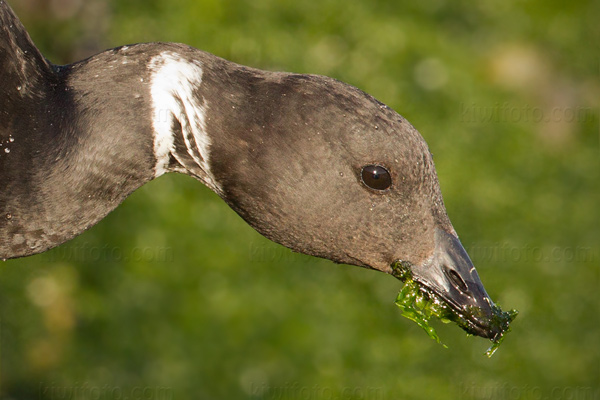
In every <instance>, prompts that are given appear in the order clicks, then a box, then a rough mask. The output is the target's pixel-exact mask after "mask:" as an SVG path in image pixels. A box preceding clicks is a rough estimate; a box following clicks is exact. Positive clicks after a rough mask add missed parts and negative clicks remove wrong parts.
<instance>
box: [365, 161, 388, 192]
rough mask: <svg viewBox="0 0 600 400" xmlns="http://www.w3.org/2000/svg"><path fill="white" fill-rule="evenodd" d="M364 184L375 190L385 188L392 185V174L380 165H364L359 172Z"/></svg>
mask: <svg viewBox="0 0 600 400" xmlns="http://www.w3.org/2000/svg"><path fill="white" fill-rule="evenodd" d="M361 177H362V181H363V183H364V184H365V185H367V186H368V187H370V188H371V189H375V190H386V189H387V188H389V187H390V186H392V176H391V175H390V173H389V171H388V170H387V169H385V168H383V167H382V166H380V165H365V166H364V167H363V169H362V172H361Z"/></svg>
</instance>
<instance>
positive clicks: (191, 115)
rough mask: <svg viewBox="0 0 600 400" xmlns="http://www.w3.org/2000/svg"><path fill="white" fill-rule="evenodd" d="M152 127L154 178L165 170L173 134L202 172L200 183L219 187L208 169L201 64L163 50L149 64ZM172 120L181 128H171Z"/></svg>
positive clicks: (215, 187) (216, 188)
mask: <svg viewBox="0 0 600 400" xmlns="http://www.w3.org/2000/svg"><path fill="white" fill-rule="evenodd" d="M149 69H150V71H151V72H152V74H151V82H150V84H151V89H150V93H151V96H152V106H153V116H152V123H153V127H154V155H155V157H156V166H155V170H154V175H155V177H159V176H161V175H162V174H164V173H166V172H169V162H170V159H171V155H172V154H174V151H175V137H176V136H175V135H182V137H183V140H184V143H185V146H186V147H187V151H188V154H189V155H190V156H191V157H192V158H193V160H194V161H195V163H196V164H197V166H198V167H199V168H200V170H201V171H202V176H199V178H200V179H202V181H203V183H204V184H205V185H206V186H208V187H209V188H210V189H212V190H213V191H215V192H217V193H221V192H222V191H221V187H220V185H219V184H218V183H217V182H216V180H215V179H214V176H213V175H212V173H211V171H210V164H209V162H208V161H209V148H210V144H211V141H210V138H209V137H208V134H207V133H206V124H205V116H206V108H207V104H206V101H205V100H204V99H203V98H201V97H199V96H198V95H197V89H198V87H200V85H201V83H202V63H201V62H200V61H197V60H189V59H185V58H183V57H181V56H180V55H178V54H177V53H175V52H170V51H168V52H163V53H161V54H159V55H158V56H155V57H154V58H152V60H151V61H150V64H149ZM174 120H176V121H177V122H179V124H180V125H181V129H177V130H173V128H174V125H173V122H174Z"/></svg>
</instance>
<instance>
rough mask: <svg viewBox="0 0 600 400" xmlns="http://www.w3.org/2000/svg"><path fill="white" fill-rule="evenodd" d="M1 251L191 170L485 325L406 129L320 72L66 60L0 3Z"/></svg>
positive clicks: (291, 229)
mask: <svg viewBox="0 0 600 400" xmlns="http://www.w3.org/2000/svg"><path fill="white" fill-rule="evenodd" d="M0 24H1V25H0V75H1V76H2V78H1V80H0V86H1V90H0V143H1V147H0V188H1V191H0V258H4V259H8V258H15V257H24V256H29V255H32V254H36V253H40V252H43V251H46V250H48V249H50V248H52V247H55V246H58V245H60V244H61V243H64V242H65V241H68V240H69V239H71V238H73V237H74V236H76V235H78V234H80V233H82V232H83V231H85V230H86V229H88V228H90V227H91V226H93V225H94V224H96V223H97V222H98V221H99V220H101V219H102V218H103V217H105V216H106V215H107V214H108V213H109V212H110V211H111V210H113V209H114V208H115V207H117V206H118V205H119V204H120V203H121V202H122V201H123V200H124V199H125V198H126V197H127V196H128V195H129V194H131V193H132V192H133V191H134V190H136V189H137V188H139V187H140V186H141V185H143V184H145V183H146V182H148V181H150V180H152V179H154V178H156V177H158V176H160V175H162V174H164V173H167V172H179V173H184V174H187V175H190V176H193V177H195V178H196V179H198V180H199V181H201V182H202V183H204V184H205V185H206V186H208V187H209V188H210V189H212V190H213V191H215V192H216V193H217V194H218V195H219V196H220V197H221V198H222V199H223V200H224V201H226V202H227V203H228V204H229V205H230V206H231V207H232V208H233V209H234V210H235V211H236V212H237V213H238V214H239V215H240V216H242V217H243V218H244V219H245V220H246V221H247V222H248V223H249V224H250V225H251V226H252V227H254V228H255V229H256V230H258V231H259V232H260V233H261V234H263V235H264V236H266V237H268V238H269V239H272V240H274V241H276V242H278V243H281V244H283V245H285V246H287V247H289V248H291V249H294V250H296V251H299V252H303V253H306V254H310V255H314V256H318V257H324V258H327V259H330V260H333V261H335V262H339V263H346V264H352V265H357V266H362V267H367V268H372V269H376V270H380V271H383V272H386V273H391V272H392V268H391V265H392V263H393V262H394V261H396V260H402V261H404V262H405V263H408V264H407V265H410V266H411V269H412V273H413V275H414V278H415V280H417V281H418V282H419V283H421V284H423V285H425V286H426V287H428V288H429V289H431V290H432V291H434V292H435V293H437V294H439V295H440V296H441V297H442V298H443V299H444V300H445V301H447V302H448V303H449V304H450V305H451V306H452V307H453V308H455V309H456V310H457V311H460V310H464V309H465V308H466V307H476V308H477V309H479V310H481V312H480V314H479V315H478V316H473V317H472V318H471V322H470V324H471V325H470V327H469V329H468V330H469V331H470V332H471V333H475V334H477V335H480V336H484V337H488V338H494V337H496V336H497V335H498V334H500V333H501V332H502V331H503V330H504V329H505V327H504V326H499V325H498V323H497V322H493V321H492V318H491V316H492V313H493V308H494V307H495V306H494V305H493V302H492V301H491V300H490V298H489V296H488V295H487V293H486V292H485V289H484V288H483V285H482V284H481V281H480V279H479V277H478V275H477V272H476V271H475V268H474V267H473V265H472V263H471V261H470V260H469V257H468V255H467V254H466V252H465V251H464V249H463V247H462V245H461V244H460V242H459V240H458V237H457V235H456V232H455V231H454V228H453V227H452V224H451V223H450V220H449V219H448V217H447V214H446V211H445V208H444V204H443V200H442V196H441V193H440V188H439V183H438V180H437V176H436V173H435V168H434V164H433V160H432V156H431V154H430V152H429V150H428V147H427V145H426V143H425V142H424V140H423V139H422V137H421V136H420V134H419V133H418V132H417V131H416V129H415V128H414V127H413V126H412V125H411V124H410V123H408V122H407V121H406V120H405V119H404V118H403V117H401V116H400V115H399V114H397V113H396V112H395V111H393V110H392V109H390V108H389V107H387V106H385V105H383V104H382V103H380V102H378V101H377V100H375V99H374V98H373V97H371V96H369V95H367V94H365V93H364V92H362V91H360V90H358V89H356V88H354V87H352V86H349V85H347V84H344V83H342V82H339V81H336V80H334V79H331V78H327V77H322V76H315V75H300V74H290V73H278V72H266V71H261V70H257V69H253V68H248V67H245V66H241V65H238V64H235V63H232V62H229V61H226V60H223V59H221V58H218V57H216V56H214V55H211V54H208V53H206V52H203V51H200V50H197V49H194V48H192V47H189V46H185V45H182V44H173V43H146V44H136V45H131V46H123V47H118V48H115V49H112V50H108V51H105V52H103V53H100V54H98V55H96V56H93V57H91V58H88V59H86V60H83V61H81V62H77V63H75V64H71V65H67V66H56V65H53V64H51V63H50V62H49V61H47V60H46V59H45V58H44V57H43V56H42V55H41V53H40V52H39V51H38V50H37V48H36V47H35V45H34V44H33V42H32V41H31V39H30V38H29V35H28V34H27V32H26V31H25V29H24V27H23V26H22V25H21V23H20V22H19V20H18V19H17V17H16V16H15V15H14V13H13V12H12V10H11V9H10V8H9V6H8V5H7V4H6V2H4V1H0Z"/></svg>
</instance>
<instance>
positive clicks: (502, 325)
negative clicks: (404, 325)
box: [392, 261, 518, 357]
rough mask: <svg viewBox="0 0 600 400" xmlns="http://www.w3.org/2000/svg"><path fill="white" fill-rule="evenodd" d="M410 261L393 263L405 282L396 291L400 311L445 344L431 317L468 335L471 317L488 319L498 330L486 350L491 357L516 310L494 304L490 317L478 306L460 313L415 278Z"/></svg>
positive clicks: (503, 336)
mask: <svg viewBox="0 0 600 400" xmlns="http://www.w3.org/2000/svg"><path fill="white" fill-rule="evenodd" d="M410 267H411V266H410V263H406V262H402V261H397V262H394V263H393V264H392V271H393V272H392V274H393V276H395V277H396V278H398V279H400V280H401V281H402V282H404V286H403V287H402V289H401V290H400V293H398V297H397V298H396V305H397V306H398V307H400V309H401V310H402V316H403V317H406V318H408V319H410V320H411V321H414V322H415V323H416V324H417V325H419V326H420V327H421V328H422V329H423V330H424V331H425V332H426V333H427V335H428V336H429V337H430V338H432V339H433V340H435V341H436V342H438V343H440V344H441V345H442V346H444V347H446V348H447V346H446V345H444V344H443V343H442V342H441V341H440V338H439V336H438V334H437V332H436V331H435V329H434V328H433V327H432V326H431V325H430V324H429V321H430V320H431V319H432V318H433V317H437V318H439V319H440V320H441V321H442V322H445V323H447V322H450V321H452V322H454V323H456V324H457V325H458V326H460V327H461V328H462V329H463V330H465V331H466V332H467V333H468V334H476V332H474V330H473V328H472V326H473V325H472V322H471V321H472V320H473V319H477V320H480V321H481V320H487V324H488V325H489V326H491V327H495V328H496V329H497V330H498V331H499V333H498V334H496V335H495V336H494V337H493V338H492V339H490V340H491V341H492V345H491V346H490V348H489V349H488V350H487V351H486V355H487V356H488V357H491V356H492V355H493V354H494V353H495V352H496V350H497V349H498V347H499V346H500V344H501V343H502V341H503V340H504V338H505V336H506V334H507V333H508V332H510V327H509V325H510V323H511V322H512V321H513V320H514V319H515V317H516V316H517V314H518V313H517V311H516V310H510V311H508V312H504V311H502V310H501V309H500V307H498V306H497V305H495V304H493V305H492V307H491V316H487V317H486V316H484V315H483V311H482V310H481V309H479V308H477V307H466V309H465V310H463V311H461V312H459V311H456V310H455V309H453V308H452V307H451V306H450V305H449V304H448V303H447V302H446V301H444V300H443V299H442V297H440V296H439V295H437V294H436V293H435V292H433V291H432V290H430V289H429V288H427V287H425V286H424V285H422V284H420V283H419V282H417V281H415V280H414V279H413V276H412V272H411V269H410Z"/></svg>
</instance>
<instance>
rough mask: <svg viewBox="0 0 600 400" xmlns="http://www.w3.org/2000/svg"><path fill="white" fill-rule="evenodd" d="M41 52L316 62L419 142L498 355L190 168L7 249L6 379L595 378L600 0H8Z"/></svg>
mask: <svg viewBox="0 0 600 400" xmlns="http://www.w3.org/2000/svg"><path fill="white" fill-rule="evenodd" d="M11 5H12V6H13V7H14V8H15V9H16V11H17V12H18V13H19V15H20V17H21V19H22V20H23V22H24V23H25V24H26V26H27V28H28V29H29V30H30V32H31V35H32V37H33V39H34V41H35V42H36V43H37V44H38V46H39V47H40V48H41V49H42V51H43V52H44V54H45V55H46V56H47V57H48V58H49V59H51V60H52V61H53V62H55V63H69V62H73V61H76V60H78V59H81V58H84V57H87V56H90V55H92V54H94V53H95V52H98V51H100V50H102V49H104V48H109V47H114V46H118V45H122V44H127V43H135V42H146V41H174V42H184V43H187V44H190V45H192V46H195V47H197V48H200V49H203V50H207V51H209V52H212V53H214V54H216V55H219V56H221V57H224V58H227V59H229V60H232V61H235V62H238V63H241V64H246V65H251V66H254V67H259V68H263V69H267V70H285V71H293V72H304V73H316V74H323V75H329V76H332V77H335V78H338V79H341V80H343V81H346V82H348V83H350V84H353V85H355V86H357V87H359V88H361V89H363V90H365V91H367V92H369V93H370V94H372V95H374V96H375V97H377V98H378V99H379V100H381V101H383V102H385V103H387V104H388V105H390V106H391V107H393V108H394V109H396V110H397V111H398V112H399V113H401V114H402V115H403V116H405V117H406V118H408V120H409V121H411V122H412V123H413V125H415V126H416V127H417V129H418V130H419V131H420V132H421V133H422V135H423V136H424V137H425V139H426V140H427V142H428V143H429V146H430V148H431V150H432V152H433V153H434V156H435V162H436V166H437V170H438V175H439V178H440V181H441V185H442V191H443V193H444V198H445V201H446V205H447V209H448V213H449V215H450V218H451V219H452V221H453V223H454V226H455V228H456V230H457V231H458V232H459V234H460V237H461V240H462V242H463V244H464V245H465V247H466V248H467V250H468V251H469V253H470V255H471V257H472V259H473V262H474V263H475V265H476V267H477V269H478V271H479V274H480V276H481V278H482V280H483V282H484V284H485V286H486V288H487V290H488V292H489V293H490V295H491V296H492V297H493V298H494V299H495V300H497V301H498V302H499V303H500V304H501V305H502V306H503V307H506V308H517V309H518V310H519V311H520V315H519V317H518V318H517V319H516V321H515V322H514V324H513V331H512V332H511V333H510V334H509V336H508V337H507V339H506V341H505V343H503V345H502V346H501V348H500V349H499V351H498V352H497V354H496V355H495V356H494V357H493V358H492V359H488V358H487V357H485V355H484V354H483V353H484V351H485V349H486V348H487V346H488V343H487V342H486V341H485V340H483V339H480V338H474V337H466V336H465V335H464V333H463V332H462V331H461V330H460V329H458V328H457V327H456V326H453V325H442V324H436V327H437V330H438V333H439V334H440V336H441V338H442V340H443V341H444V343H446V344H447V345H448V346H449V348H448V349H444V348H442V347H441V346H439V345H437V344H436V343H435V342H434V341H432V340H430V339H429V338H428V337H427V335H426V334H425V333H424V332H422V331H421V330H420V328H419V327H418V326H416V324H414V323H411V322H410V321H408V320H407V319H404V318H402V317H401V316H400V310H399V309H398V308H397V307H396V306H394V304H393V300H394V298H395V296H396V293H397V291H398V290H399V287H400V282H398V281H396V280H395V279H393V278H392V277H390V276H386V275H384V274H381V273H377V272H374V271H368V270H363V269H359V268H355V267H350V266H344V265H335V264H333V263H331V262H329V261H325V260H320V259H316V258H311V257H308V256H304V255H299V254H293V253H291V252H290V251H288V250H286V249H285V248H283V247H281V246H278V245H276V244H274V243H271V242H269V241H267V240H266V239H264V238H263V237H261V236H260V235H259V234H257V233H256V232H254V231H253V230H252V229H251V228H250V227H249V226H247V225H246V224H245V223H244V222H243V221H242V220H241V219H240V218H239V217H238V216H237V215H236V214H235V213H234V212H233V211H232V210H230V209H229V208H228V207H227V206H226V205H225V204H224V203H223V202H222V201H221V200H220V199H219V198H218V197H217V196H216V195H214V194H213V193H212V192H210V191H209V190H208V189H207V188H205V187H203V186H202V185H201V184H199V183H198V182H196V181H194V180H193V179H191V178H188V177H185V176H177V175H168V176H164V177H161V178H160V179H158V180H157V181H154V182H152V183H150V184H148V185H146V186H145V187H143V188H142V189H140V190H138V191H137V192H136V193H134V194H133V195H132V196H131V197H130V198H129V199H128V200H127V201H125V203H124V204H123V205H121V206H120V207H119V208H118V209H117V210H116V211H114V212H113V213H112V214H110V215H109V217H108V218H106V219H105V220H103V221H102V222H101V223H100V224H98V225H97V226H95V227H93V228H92V229H90V230H89V231H88V232H87V233H85V234H83V235H81V236H80V237H78V238H76V239H75V240H73V241H71V242H70V243H68V244H65V245H63V246H61V247H59V248H57V249H55V250H52V251H50V252H47V253H45V254H41V255H37V256H34V257H29V258H25V259H20V260H12V261H7V262H5V263H3V264H0V346H1V348H0V394H1V396H2V398H6V399H67V398H69V399H126V398H127V399H130V400H135V399H175V398H176V399H427V400H430V399H598V398H600V386H599V382H600V295H599V289H600V277H599V264H600V252H599V247H598V244H599V242H600V228H599V222H600V221H599V212H598V207H599V204H600V196H599V184H600V165H599V160H600V147H599V144H598V141H599V137H600V129H599V126H598V107H599V105H600V104H599V103H600V76H599V75H600V66H599V59H600V51H599V47H598V43H599V42H600V28H599V26H600V25H599V24H598V21H599V20H600V3H599V2H598V1H571V2H568V3H563V2H558V1H539V0H518V1H517V0H512V1H505V2H492V1H483V2H468V1H464V0H457V1H453V2H450V1H444V0H435V1H419V2H393V1H383V0H379V1H366V0H361V1H354V2H348V1H341V0H321V1H307V2H302V1H289V0H285V1H275V0H252V1H250V0H248V1H246V0H227V1H217V0H168V1H167V0H144V1H142V0H131V1H127V2H121V1H116V0H113V1H108V2H104V1H100V0H90V1H86V2H82V1H78V0H52V1H48V0H45V1H42V0H23V1H19V2H17V1H16V0H13V1H11Z"/></svg>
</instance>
